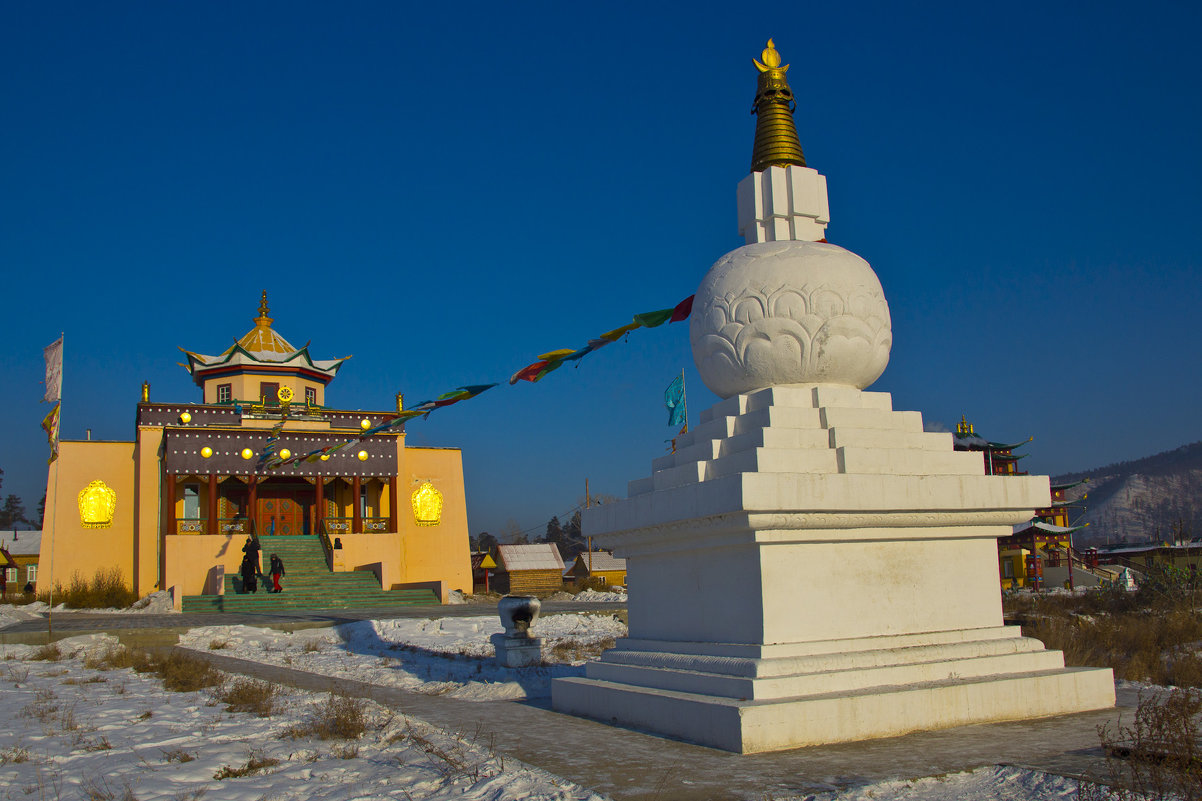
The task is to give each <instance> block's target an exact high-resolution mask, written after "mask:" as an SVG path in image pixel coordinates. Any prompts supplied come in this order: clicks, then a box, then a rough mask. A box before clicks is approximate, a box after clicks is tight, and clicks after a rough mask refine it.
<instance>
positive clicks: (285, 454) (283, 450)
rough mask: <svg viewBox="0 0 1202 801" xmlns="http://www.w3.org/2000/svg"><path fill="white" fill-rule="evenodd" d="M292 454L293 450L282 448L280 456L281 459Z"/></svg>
mask: <svg viewBox="0 0 1202 801" xmlns="http://www.w3.org/2000/svg"><path fill="white" fill-rule="evenodd" d="M291 455H292V451H290V450H288V449H287V448H282V449H281V450H280V458H281V459H287V458H288V457H289V456H291Z"/></svg>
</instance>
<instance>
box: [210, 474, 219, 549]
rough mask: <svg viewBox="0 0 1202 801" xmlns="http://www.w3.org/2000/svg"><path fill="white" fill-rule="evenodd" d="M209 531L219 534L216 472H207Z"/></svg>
mask: <svg viewBox="0 0 1202 801" xmlns="http://www.w3.org/2000/svg"><path fill="white" fill-rule="evenodd" d="M209 533H210V534H220V533H221V526H219V525H218V524H217V474H216V473H210V474H209Z"/></svg>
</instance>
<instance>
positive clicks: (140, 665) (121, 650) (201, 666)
mask: <svg viewBox="0 0 1202 801" xmlns="http://www.w3.org/2000/svg"><path fill="white" fill-rule="evenodd" d="M84 667H87V668H91V669H92V670H119V669H121V668H131V669H133V670H134V672H136V673H153V674H155V675H156V676H158V677H159V679H160V680H162V682H163V686H164V687H165V688H167V689H168V690H172V691H174V692H180V693H187V692H196V691H197V690H203V689H205V688H206V687H216V686H217V685H219V684H221V680H222V675H221V672H220V671H219V670H217V669H216V668H214V667H213V666H212V665H210V664H209V663H208V662H206V661H204V660H203V659H200V658H198V657H195V656H191V655H189V654H187V653H185V652H183V651H177V650H173V651H170V652H168V653H167V654H166V655H165V656H160V655H157V654H150V653H147V652H146V651H143V650H140V649H138V648H126V647H125V646H121V645H119V646H117V647H115V648H110V649H108V650H107V651H105V652H104V653H102V654H99V655H95V656H90V657H88V658H87V659H85V660H84Z"/></svg>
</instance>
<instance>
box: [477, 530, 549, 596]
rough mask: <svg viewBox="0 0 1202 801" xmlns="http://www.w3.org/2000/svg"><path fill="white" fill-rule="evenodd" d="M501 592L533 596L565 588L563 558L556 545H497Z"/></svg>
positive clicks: (498, 582) (498, 585)
mask: <svg viewBox="0 0 1202 801" xmlns="http://www.w3.org/2000/svg"><path fill="white" fill-rule="evenodd" d="M494 586H495V587H496V590H497V591H498V592H504V593H511V594H515V595H534V594H536V593H541V592H555V591H556V590H559V589H562V588H563V557H561V556H560V555H559V549H558V548H556V547H555V545H554V544H553V543H549V542H547V543H539V544H536V545H498V546H497V574H496V583H495V585H494Z"/></svg>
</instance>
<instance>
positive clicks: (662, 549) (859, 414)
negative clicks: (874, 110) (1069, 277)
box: [552, 42, 1114, 752]
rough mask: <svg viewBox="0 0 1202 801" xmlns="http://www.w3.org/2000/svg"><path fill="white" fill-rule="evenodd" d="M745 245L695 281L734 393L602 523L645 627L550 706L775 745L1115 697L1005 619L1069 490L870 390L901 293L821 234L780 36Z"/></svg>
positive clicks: (713, 350) (742, 217)
mask: <svg viewBox="0 0 1202 801" xmlns="http://www.w3.org/2000/svg"><path fill="white" fill-rule="evenodd" d="M756 65H757V68H758V69H759V71H760V79H759V90H758V92H757V95H756V106H755V111H756V114H757V126H756V147H755V155H754V156H753V161H752V174H751V175H750V176H748V177H747V178H745V179H744V180H743V182H742V183H741V184H740V185H739V190H738V200H739V226H740V233H742V234H743V236H744V237H745V239H746V242H747V244H746V245H744V246H743V247H740V248H739V249H737V250H735V251H733V252H731V253H728V254H727V255H726V256H723V257H722V258H721V259H719V260H718V262H717V263H716V264H715V265H714V266H713V267H712V268H711V269H710V271H709V273H708V274H707V275H706V276H705V278H704V279H703V280H702V282H701V286H700V287H699V288H698V290H697V294H696V298H695V300H694V305H693V314H692V318H691V321H690V340H691V343H692V348H693V359H694V361H695V362H696V364H697V368H698V370H699V371H700V373H701V377H702V379H703V380H704V381H705V383H706V385H707V386H708V387H709V388H710V389H712V390H713V391H714V392H715V393H717V394H718V395H719V396H720V397H722V398H724V400H722V401H720V402H719V403H718V404H716V405H715V406H713V407H712V408H710V409H708V410H706V411H705V412H703V413H702V414H701V421H700V424H699V425H697V426H696V427H695V428H694V429H693V430H692V431H690V432H689V433H688V434H685V435H684V436H683V437H681V438H679V439H678V441H677V450H676V452H675V453H673V454H671V455H668V456H664V457H662V458H659V459H656V460H655V461H654V462H653V465H652V474H651V476H650V477H648V478H645V479H641V480H638V481H633V482H631V484H630V488H629V497H628V498H627V499H626V500H624V501H619V502H617V503H613V504H608V505H605V506H601V507H597V508H594V509H591V510H589V511H588V512H587V513H586V514H585V517H584V527H585V530H586V532H587V533H588V534H590V535H591V536H593V537H594V538H599V539H600V540H601V541H602V542H604V543H606V544H607V545H610V546H612V547H613V548H614V553H615V555H616V556H620V557H625V559H626V563H627V583H628V587H629V597H630V601H629V623H630V631H629V637H627V638H626V639H623V640H621V641H619V642H618V645H617V647H616V648H614V649H611V650H609V651H606V652H605V653H604V654H603V655H602V657H601V659H600V660H599V661H595V662H591V663H589V664H588V666H587V667H586V675H585V677H584V678H569V679H556V680H554V682H553V683H552V693H553V698H552V702H553V705H554V708H555V709H557V710H559V711H562V712H569V713H572V714H578V715H583V716H587V717H591V718H595V719H598V720H602V721H610V722H615V723H620V724H622V725H627V726H633V727H636V728H641V729H645V730H648V731H652V732H657V733H662V734H667V735H671V736H675V737H680V738H682V739H686V740H691V741H694V742H698V743H702V744H705V745H710V746H715V747H718V748H724V749H727V750H731V751H741V752H757V751H769V750H778V749H784V748H792V747H797V746H805V745H814V744H819V743H832V742H840V741H847V740H858V739H867V738H872V737H884V736H890V735H897V734H903V733H906V732H910V731H916V730H923V729H935V728H943V727H949V726H957V725H962V724H968V723H979V722H986V721H1000V720H1014V719H1022V718H1028V717H1033V716H1047V715H1057V714H1062V713H1067V712H1078V711H1083V710H1089V709H1100V708H1105V707H1109V706H1112V705H1113V704H1114V681H1113V676H1112V674H1111V671H1110V670H1098V669H1066V668H1065V667H1064V660H1063V656H1062V654H1061V653H1060V652H1058V651H1048V650H1045V649H1044V646H1043V644H1042V643H1040V642H1039V641H1037V640H1033V639H1030V638H1024V637H1022V636H1021V633H1020V631H1019V629H1018V628H1017V627H1008V626H1004V625H1003V622H1002V607H1001V598H1000V592H999V580H998V567H997V564H998V563H997V546H996V540H997V538H998V537H1000V536H1003V535H1005V534H1008V533H1010V531H1011V527H1012V526H1013V525H1014V524H1015V523H1019V522H1022V521H1024V520H1027V519H1029V518H1030V516H1031V513H1032V510H1034V509H1037V508H1042V507H1045V506H1047V505H1048V503H1049V502H1050V493H1049V487H1048V479H1047V477H1045V476H1014V477H1009V476H1007V477H1003V476H989V475H985V474H984V466H983V464H982V462H981V455H980V454H979V453H972V452H957V451H954V450H953V448H952V437H951V434H950V433H928V432H924V431H923V425H922V417H921V415H920V414H919V413H918V412H895V411H893V410H892V403H891V399H890V397H889V395H888V394H887V393H882V392H865V391H863V390H864V389H865V388H866V387H868V386H869V385H870V384H872V382H873V381H875V380H876V379H877V378H878V377H879V376H880V375H881V373H882V372H883V371H884V369H885V366H886V364H887V363H888V360H889V349H890V346H891V344H892V335H891V329H890V320H889V308H888V305H887V304H886V302H885V297H884V293H883V292H882V290H881V285H880V282H879V280H877V277H876V275H875V274H874V273H873V271H872V269H871V268H870V267H869V266H868V264H867V262H865V261H864V260H863V259H861V258H860V257H859V256H856V255H855V254H854V253H851V252H849V251H847V250H844V249H843V248H840V247H837V246H835V245H831V244H828V243H826V241H825V238H824V237H825V228H826V225H827V223H828V222H829V214H828V212H827V199H826V182H825V179H824V178H823V177H822V176H821V175H819V174H818V173H817V172H816V171H814V170H812V169H810V168H808V167H806V166H805V159H804V156H803V155H802V151H801V146H800V143H799V142H798V139H797V133H796V129H795V127H794V124H793V119H792V105H793V97H792V92H791V91H790V90H789V87H788V82H787V81H786V79H785V71H786V70H787V69H788V66H787V65H786V66H783V67H782V66H781V62H780V57H779V54H778V53H777V52H776V50H775V48H774V47H773V45H772V42H769V43H768V49H766V50H765V51H764V53H763V55H762V63H761V62H759V61H757V62H756Z"/></svg>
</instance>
